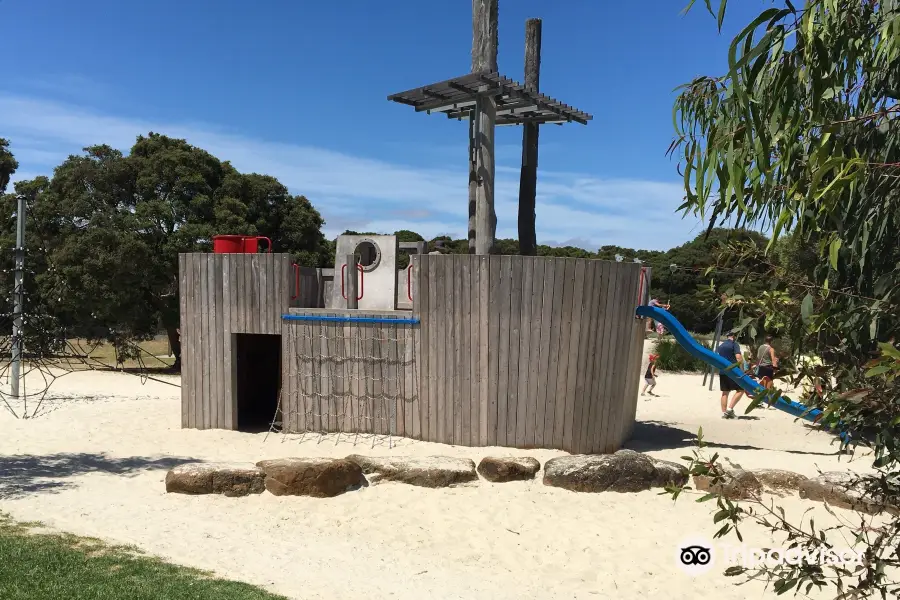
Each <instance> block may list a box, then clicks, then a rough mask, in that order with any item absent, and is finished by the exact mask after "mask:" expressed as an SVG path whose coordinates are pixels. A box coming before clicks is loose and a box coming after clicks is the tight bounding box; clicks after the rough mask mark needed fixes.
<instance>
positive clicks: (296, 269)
mask: <svg viewBox="0 0 900 600" xmlns="http://www.w3.org/2000/svg"><path fill="white" fill-rule="evenodd" d="M291 266H292V267H294V295H293V296H291V300H296V299H297V298H298V297H299V296H300V265H298V264H297V263H294V264H293V265H291Z"/></svg>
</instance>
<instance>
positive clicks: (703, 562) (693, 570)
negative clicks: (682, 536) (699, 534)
mask: <svg viewBox="0 0 900 600" xmlns="http://www.w3.org/2000/svg"><path fill="white" fill-rule="evenodd" d="M675 555H676V556H675V564H676V565H677V566H678V568H679V569H681V570H682V571H684V572H685V573H687V574H688V575H691V576H696V575H702V574H704V573H706V572H707V571H709V570H710V569H712V568H713V566H714V564H715V560H714V559H715V551H714V549H713V545H712V544H711V543H709V542H708V541H706V540H704V539H702V538H690V539H687V540H682V542H681V543H680V544H678V545H677V546H676V547H675Z"/></svg>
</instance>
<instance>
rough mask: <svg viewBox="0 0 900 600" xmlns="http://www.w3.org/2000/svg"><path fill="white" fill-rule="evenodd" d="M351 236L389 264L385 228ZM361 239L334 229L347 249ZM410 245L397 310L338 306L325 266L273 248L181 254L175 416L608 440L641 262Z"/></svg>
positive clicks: (301, 426) (305, 427) (552, 443)
mask: <svg viewBox="0 0 900 600" xmlns="http://www.w3.org/2000/svg"><path fill="white" fill-rule="evenodd" d="M349 237H351V236H348V238H349ZM387 237H392V236H387ZM364 239H368V240H374V241H375V242H376V243H377V244H378V249H379V250H380V252H381V255H380V260H379V261H378V263H377V264H380V265H382V266H383V267H385V268H387V267H390V268H387V271H388V272H389V271H391V270H393V272H394V274H395V276H397V277H399V273H400V272H401V271H400V270H399V269H397V268H396V264H394V265H393V266H390V265H388V264H387V263H389V262H390V259H386V256H387V255H388V254H389V251H388V250H387V249H386V246H385V244H391V243H393V242H391V240H389V239H385V240H383V239H381V238H380V237H378V238H375V237H374V236H371V237H367V238H364ZM361 240H362V238H361V239H360V240H355V239H346V240H338V242H339V244H340V243H341V242H342V241H343V242H345V243H346V246H348V247H351V250H350V252H351V253H352V252H353V251H354V250H353V249H352V248H353V247H358V246H359V245H360V242H361ZM354 242H355V246H354ZM367 250H371V248H369V249H367ZM421 250H424V247H423V245H420V246H418V248H417V249H416V251H417V253H416V254H413V255H412V256H411V265H410V267H409V269H408V270H407V273H408V274H409V284H408V285H407V286H405V289H404V286H402V285H401V286H398V287H399V288H400V289H398V290H397V294H398V296H400V297H404V298H407V299H409V303H408V305H409V307H410V308H409V309H408V310H404V309H402V308H400V306H401V303H400V302H399V300H398V301H397V304H396V306H397V308H393V309H386V310H380V309H374V308H362V307H360V308H356V309H352V308H351V309H348V308H345V307H341V306H335V305H334V304H335V299H336V298H337V297H338V294H335V293H334V288H337V291H338V292H340V282H339V281H337V282H332V283H331V288H332V290H331V293H330V294H328V293H324V291H323V289H324V287H325V285H326V282H325V277H324V273H322V272H321V271H316V270H314V269H309V270H305V269H299V268H295V267H294V266H293V265H292V264H291V261H290V257H289V256H288V255H286V254H278V253H272V254H234V253H229V254H196V253H195V254H182V255H180V256H179V273H180V291H181V296H180V299H181V323H182V327H181V331H182V364H183V371H182V378H183V383H182V426H183V427H192V428H200V429H210V428H222V429H241V430H259V429H266V428H268V427H269V424H270V423H271V422H273V421H280V423H281V429H282V431H284V432H291V433H300V432H317V433H325V432H340V433H347V434H351V435H354V436H355V435H369V436H406V437H412V438H416V439H422V440H426V441H435V442H443V443H449V444H457V445H465V446H495V445H496V446H512V447H519V448H533V447H537V448H559V449H563V450H566V451H569V452H574V453H592V452H612V451H615V450H616V449H618V448H619V447H621V445H622V443H623V442H624V441H625V440H627V439H628V437H629V436H630V434H631V431H632V428H633V425H634V416H635V410H636V406H637V396H638V393H637V392H638V385H639V380H640V374H641V373H640V366H641V358H642V348H643V330H642V324H641V322H640V321H638V320H636V319H635V318H634V306H635V299H636V298H639V297H640V296H641V294H642V293H644V292H646V290H644V289H643V288H642V281H643V278H642V276H641V265H639V264H636V263H615V262H607V261H600V260H587V259H574V258H551V257H526V256H497V255H489V256H478V255H429V254H422V253H418V252H420V251H421ZM340 257H341V255H340V252H339V253H338V258H337V261H338V262H339V264H336V265H335V266H336V269H335V273H334V275H335V277H339V276H340V272H339V270H340V264H343V263H345V262H346V257H344V258H343V259H342V258H340ZM351 258H352V259H353V260H352V262H356V261H357V260H358V262H359V263H360V264H362V263H364V262H367V261H368V260H369V259H370V258H371V257H370V258H369V259H364V257H357V256H356V255H354V256H352V257H351ZM373 264H375V263H373ZM376 268H377V267H376ZM347 271H351V272H355V271H356V270H355V269H354V270H351V269H345V273H346V272H347ZM374 272H375V271H374V270H373V271H369V272H365V273H364V274H363V275H362V277H364V278H366V279H365V283H364V284H363V285H361V286H360V288H361V290H362V291H363V293H362V294H361V295H362V296H363V298H365V296H368V295H369V294H371V293H374V292H373V291H372V290H374V289H376V286H374V285H373V284H371V277H372V276H371V273H374ZM298 284H299V288H298V287H297V286H298ZM320 286H321V287H320ZM305 287H308V288H311V289H304V288H305ZM345 291H346V290H345ZM389 295H390V292H389V291H385V292H384V293H383V298H382V300H384V298H387V297H389ZM329 298H330V299H331V300H328V299H329ZM341 300H343V298H341ZM361 302H362V298H360V303H361ZM328 304H331V306H327V305H328ZM373 443H374V438H373Z"/></svg>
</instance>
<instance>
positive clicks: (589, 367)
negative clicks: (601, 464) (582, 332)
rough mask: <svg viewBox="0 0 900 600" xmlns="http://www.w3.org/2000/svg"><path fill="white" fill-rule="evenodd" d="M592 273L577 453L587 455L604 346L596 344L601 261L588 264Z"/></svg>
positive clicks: (600, 328) (601, 322) (593, 432)
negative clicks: (592, 280)
mask: <svg viewBox="0 0 900 600" xmlns="http://www.w3.org/2000/svg"><path fill="white" fill-rule="evenodd" d="M588 268H590V269H591V270H592V271H593V273H594V284H593V286H592V288H591V295H590V297H589V301H588V306H589V310H590V312H591V328H590V334H589V337H588V351H587V357H586V358H587V362H586V365H585V371H586V375H587V376H586V378H585V386H584V404H583V405H582V407H581V431H580V436H579V442H578V444H579V446H578V447H579V450H578V451H579V452H581V453H588V452H590V451H591V445H592V443H593V438H594V436H595V435H596V429H595V428H594V426H593V423H592V422H591V420H590V417H591V411H592V410H593V407H594V405H595V404H598V403H601V402H602V400H601V399H600V398H599V394H598V392H597V388H598V387H599V385H600V383H601V381H600V373H599V367H600V365H601V364H602V360H603V353H604V346H603V345H602V344H600V343H598V341H597V340H598V339H599V337H600V336H601V335H602V334H603V327H604V314H603V311H602V310H600V304H601V302H600V298H601V297H602V296H601V294H602V292H603V289H604V280H603V275H604V273H603V261H599V260H591V261H590V262H589V263H588Z"/></svg>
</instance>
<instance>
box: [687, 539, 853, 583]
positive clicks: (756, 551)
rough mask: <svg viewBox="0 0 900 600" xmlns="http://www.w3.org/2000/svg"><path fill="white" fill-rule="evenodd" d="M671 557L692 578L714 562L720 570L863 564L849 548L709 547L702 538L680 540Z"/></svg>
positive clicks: (711, 545) (726, 545)
mask: <svg viewBox="0 0 900 600" xmlns="http://www.w3.org/2000/svg"><path fill="white" fill-rule="evenodd" d="M675 555H676V558H675V562H676V565H677V566H678V568H680V569H681V570H682V571H684V572H685V573H687V574H689V575H692V576H695V575H702V574H704V573H706V572H707V571H709V570H710V569H712V568H713V567H714V566H716V564H717V562H718V564H719V565H720V567H721V568H722V569H727V568H728V567H732V566H740V567H743V568H745V569H759V568H762V567H776V566H778V565H791V566H798V565H802V564H814V565H820V566H826V565H835V566H841V567H844V568H853V567H855V566H859V565H862V564H863V563H864V554H863V552H861V551H858V550H853V549H852V548H829V549H822V548H817V549H815V550H809V549H805V548H800V547H794V548H754V547H752V546H747V545H746V544H745V545H741V546H732V545H728V544H723V545H721V546H713V544H711V543H710V542H709V541H708V540H706V539H704V538H702V537H691V538H687V539H684V540H682V541H681V543H679V544H677V545H676V547H675Z"/></svg>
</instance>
